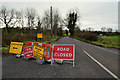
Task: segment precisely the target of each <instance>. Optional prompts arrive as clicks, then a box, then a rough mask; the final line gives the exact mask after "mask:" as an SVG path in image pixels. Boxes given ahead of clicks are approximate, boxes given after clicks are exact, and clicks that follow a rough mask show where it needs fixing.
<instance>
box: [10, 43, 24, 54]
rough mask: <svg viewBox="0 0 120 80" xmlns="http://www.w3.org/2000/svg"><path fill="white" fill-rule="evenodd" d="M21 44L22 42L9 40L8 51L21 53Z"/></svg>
mask: <svg viewBox="0 0 120 80" xmlns="http://www.w3.org/2000/svg"><path fill="white" fill-rule="evenodd" d="M22 46H23V43H22V42H11V44H10V49H9V53H14V54H21V51H22Z"/></svg>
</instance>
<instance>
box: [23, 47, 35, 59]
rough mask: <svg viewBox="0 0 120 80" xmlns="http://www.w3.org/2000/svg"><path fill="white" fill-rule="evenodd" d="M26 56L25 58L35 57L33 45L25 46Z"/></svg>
mask: <svg viewBox="0 0 120 80" xmlns="http://www.w3.org/2000/svg"><path fill="white" fill-rule="evenodd" d="M24 57H25V58H30V57H34V55H33V48H32V46H29V47H25V48H24Z"/></svg>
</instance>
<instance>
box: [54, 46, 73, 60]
mask: <svg viewBox="0 0 120 80" xmlns="http://www.w3.org/2000/svg"><path fill="white" fill-rule="evenodd" d="M53 59H72V60H73V59H74V45H54V50H53Z"/></svg>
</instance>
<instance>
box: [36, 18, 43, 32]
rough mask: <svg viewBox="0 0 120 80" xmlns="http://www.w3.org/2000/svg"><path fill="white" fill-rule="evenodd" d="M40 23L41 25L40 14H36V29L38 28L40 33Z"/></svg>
mask: <svg viewBox="0 0 120 80" xmlns="http://www.w3.org/2000/svg"><path fill="white" fill-rule="evenodd" d="M41 25H42V22H41V20H40V16H37V26H36V28H37V30H39V32H40V33H41V32H42V28H41Z"/></svg>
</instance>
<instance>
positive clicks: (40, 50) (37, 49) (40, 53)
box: [33, 44, 44, 60]
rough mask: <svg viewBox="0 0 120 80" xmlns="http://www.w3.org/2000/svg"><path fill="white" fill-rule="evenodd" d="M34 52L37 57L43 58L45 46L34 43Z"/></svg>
mask: <svg viewBox="0 0 120 80" xmlns="http://www.w3.org/2000/svg"><path fill="white" fill-rule="evenodd" d="M33 52H34V56H35V57H36V58H38V59H41V60H42V59H43V53H44V47H42V46H40V45H37V44H33Z"/></svg>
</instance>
